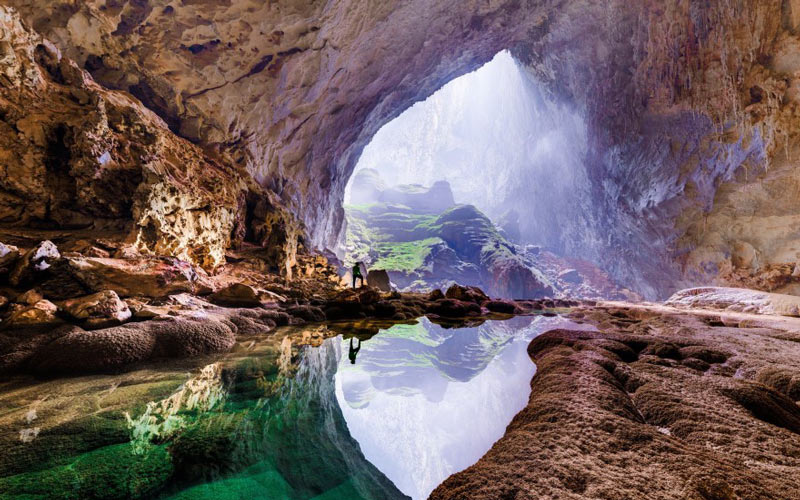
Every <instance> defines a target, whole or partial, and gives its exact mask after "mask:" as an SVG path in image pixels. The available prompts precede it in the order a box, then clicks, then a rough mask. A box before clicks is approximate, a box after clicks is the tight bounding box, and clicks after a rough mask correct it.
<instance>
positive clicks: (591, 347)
mask: <svg viewBox="0 0 800 500" xmlns="http://www.w3.org/2000/svg"><path fill="white" fill-rule="evenodd" d="M721 314H722V315H724V316H725V317H724V318H723V321H724V323H726V324H730V325H738V323H739V322H741V321H748V319H750V318H751V315H746V314H741V313H731V312H728V313H721ZM715 316H716V319H717V320H718V319H719V317H720V313H719V312H716V313H708V314H705V315H703V314H690V313H676V312H675V311H668V310H665V309H664V308H661V307H623V308H606V307H599V308H593V309H586V310H583V311H576V312H575V313H574V314H573V315H572V317H573V319H575V320H578V321H586V322H587V323H590V324H593V325H596V326H597V327H598V328H600V329H601V331H568V330H553V331H550V332H547V333H545V334H543V335H541V336H539V337H537V338H535V339H534V340H533V341H532V342H531V344H530V345H529V347H528V352H529V354H530V355H531V357H532V359H534V361H535V362H536V366H537V371H536V375H535V377H534V378H533V380H532V382H531V389H532V390H531V394H530V399H529V402H528V405H527V406H526V408H525V409H523V410H522V411H521V412H520V413H518V414H517V415H516V416H515V417H514V420H512V421H511V423H510V424H509V425H508V428H507V431H506V435H505V436H504V437H503V438H501V439H500V440H498V441H497V442H496V443H495V444H494V446H493V447H492V449H491V450H490V451H489V452H488V453H487V454H486V455H484V457H483V458H481V460H479V461H478V462H477V463H476V464H475V465H473V466H471V467H468V468H467V469H465V470H464V471H462V472H459V473H457V474H455V475H453V476H451V477H450V478H449V479H447V480H446V481H445V482H444V483H442V484H441V485H440V486H439V487H438V488H437V489H436V490H435V491H434V492H433V493H432V495H431V497H430V498H432V499H435V500H441V499H464V498H468V499H487V500H488V499H497V498H514V497H523V498H531V497H532V498H536V497H547V498H626V497H627V498H652V499H659V500H662V499H663V500H668V499H674V498H676V496H677V497H679V498H743V499H744V498H752V499H756V498H770V499H776V500H777V499H784V498H795V497H796V496H797V494H796V491H797V488H798V487H800V480H798V476H797V475H796V474H791V473H789V474H787V471H794V470H795V469H797V467H798V466H800V461H798V455H797V454H796V453H795V452H796V450H798V449H800V434H798V430H800V407H798V405H797V404H796V403H795V401H796V399H797V395H798V394H800V392H798V388H799V387H800V386H798V385H797V383H796V382H793V381H794V379H793V378H792V375H791V374H797V373H798V369H800V364H799V363H798V354H800V347H798V346H800V344H798V342H797V340H798V334H797V331H796V329H797V327H798V322H797V320H796V319H794V318H792V319H791V320H789V321H791V322H787V320H788V319H787V318H775V317H772V318H764V320H763V321H760V322H759V323H758V328H755V329H753V330H754V331H753V333H747V330H750V329H749V328H748V329H741V328H736V327H728V326H724V325H717V324H716V323H715V322H713V318H714V317H715ZM749 317H750V318H749ZM732 339H733V340H732ZM775 443H781V444H780V445H778V446H776V445H775ZM756 457H757V459H756ZM529 492H534V493H533V495H531V494H530V493H529Z"/></svg>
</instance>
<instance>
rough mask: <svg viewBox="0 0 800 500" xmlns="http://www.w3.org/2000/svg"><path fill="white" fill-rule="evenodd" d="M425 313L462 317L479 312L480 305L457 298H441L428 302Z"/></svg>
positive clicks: (446, 316)
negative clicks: (431, 302)
mask: <svg viewBox="0 0 800 500" xmlns="http://www.w3.org/2000/svg"><path fill="white" fill-rule="evenodd" d="M427 313H429V314H435V315H437V316H441V317H443V318H464V317H467V316H478V315H480V314H481V306H479V305H478V304H476V303H474V302H464V301H461V300H457V299H442V300H437V301H436V302H434V303H433V304H430V305H429V306H428V309H427Z"/></svg>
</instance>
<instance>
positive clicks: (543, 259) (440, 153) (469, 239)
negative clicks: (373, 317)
mask: <svg viewBox="0 0 800 500" xmlns="http://www.w3.org/2000/svg"><path fill="white" fill-rule="evenodd" d="M586 154H587V132H586V125H585V123H584V120H583V118H582V116H581V115H580V114H579V113H577V112H576V111H575V110H574V109H573V108H572V107H571V106H569V105H566V104H564V103H561V102H559V101H558V100H557V99H556V98H555V97H554V96H553V95H552V94H551V93H550V92H549V91H548V90H547V89H546V88H544V87H543V86H542V85H540V84H539V83H538V82H537V80H536V78H535V76H534V75H532V74H530V73H529V72H528V70H527V69H525V67H524V66H523V65H520V64H518V63H517V61H516V60H515V59H514V57H513V56H512V55H511V53H509V52H508V51H503V52H500V53H498V54H497V55H496V56H495V57H494V58H493V59H492V60H491V61H489V62H488V63H486V64H485V65H484V66H482V67H481V68H479V69H478V70H476V71H474V72H472V73H469V74H466V75H463V76H460V77H458V78H456V79H454V80H452V81H450V82H449V83H447V84H446V85H444V86H443V87H442V88H441V89H439V90H438V91H436V92H435V93H434V94H433V95H431V96H430V97H429V98H428V99H426V100H424V101H420V102H418V103H416V104H414V105H413V106H411V107H410V108H409V109H407V110H406V111H404V112H403V113H402V114H400V115H399V116H398V117H397V118H395V119H394V120H392V121H391V122H389V123H387V124H386V125H384V126H383V127H382V128H381V129H380V130H379V131H378V132H377V133H376V134H375V136H374V137H373V138H372V140H371V141H370V143H369V144H368V145H367V146H366V147H365V148H364V150H363V152H362V154H361V157H360V158H359V161H358V163H357V165H356V167H355V170H354V173H353V175H352V176H351V178H350V182H349V184H348V186H347V189H346V191H345V214H346V218H347V232H346V238H345V242H344V252H343V253H344V255H345V263H346V265H347V266H348V267H349V266H352V265H353V264H354V263H355V262H364V263H365V264H366V266H367V267H368V268H371V269H384V270H386V271H387V272H388V274H389V276H390V278H391V280H392V282H393V283H394V285H395V286H396V287H397V288H399V289H402V290H409V291H411V290H425V289H431V288H446V287H447V286H449V284H451V283H453V282H457V283H459V284H467V285H476V286H480V287H481V288H483V289H484V290H486V291H488V292H490V293H492V294H494V295H497V296H502V297H507V298H517V299H519V298H537V297H542V296H550V295H557V296H558V295H569V296H583V297H586V296H595V297H608V296H609V295H611V294H610V293H608V292H609V291H610V290H611V289H613V288H615V287H614V285H613V284H612V283H611V282H610V280H608V279H607V277H605V276H604V275H603V273H601V272H599V270H597V269H596V268H595V267H594V266H593V265H591V264H590V263H588V262H584V261H579V260H577V259H570V258H565V257H567V256H568V255H569V250H570V247H571V246H574V240H575V238H576V237H580V235H581V234H582V233H581V232H580V230H579V228H578V226H579V224H578V223H577V222H576V221H577V220H578V219H579V217H578V216H579V215H580V214H578V211H582V210H584V207H583V203H582V200H585V199H589V198H590V197H589V196H588V195H586V193H587V192H588V190H589V189H590V183H589V179H588V177H587V172H586V168H585V165H584V161H585V158H586ZM581 266H583V267H584V269H582V268H581ZM595 271H598V272H595ZM590 277H591V278H593V279H595V281H596V282H595V283H593V284H591V286H589V285H588V284H587V279H588V278H590ZM604 280H605V281H604Z"/></svg>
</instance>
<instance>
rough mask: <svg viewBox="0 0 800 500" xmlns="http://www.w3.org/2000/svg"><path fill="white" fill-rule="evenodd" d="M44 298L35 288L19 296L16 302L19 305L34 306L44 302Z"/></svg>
mask: <svg viewBox="0 0 800 500" xmlns="http://www.w3.org/2000/svg"><path fill="white" fill-rule="evenodd" d="M43 298H44V297H43V296H42V294H41V293H39V291H38V290H36V289H35V288H31V289H30V290H28V291H27V292H25V293H21V294H19V296H17V300H15V302H16V303H17V304H24V305H28V306H32V305H34V304H35V303H37V302H39V301H40V300H42V299H43Z"/></svg>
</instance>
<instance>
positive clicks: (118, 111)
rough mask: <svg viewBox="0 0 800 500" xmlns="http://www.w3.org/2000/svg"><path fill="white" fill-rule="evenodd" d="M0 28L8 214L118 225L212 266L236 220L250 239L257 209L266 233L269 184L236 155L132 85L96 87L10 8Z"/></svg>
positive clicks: (57, 222)
mask: <svg viewBox="0 0 800 500" xmlns="http://www.w3.org/2000/svg"><path fill="white" fill-rule="evenodd" d="M0 29H1V30H2V31H0V35H1V36H2V38H0V43H2V47H3V58H4V61H5V66H4V76H3V80H2V82H0V83H2V85H0V99H1V100H0V116H1V117H2V120H0V144H2V151H3V154H2V156H0V169H1V170H2V172H3V179H4V181H3V183H2V185H0V220H2V221H3V222H4V223H6V224H13V225H19V226H26V227H40V228H52V227H57V228H66V229H70V228H85V227H90V228H94V229H97V230H109V229H116V230H118V231H121V232H124V233H127V234H128V240H129V241H130V243H131V244H132V245H133V246H134V247H135V248H136V249H138V250H139V251H141V252H143V253H147V254H154V255H168V256H173V257H178V258H181V259H183V260H185V261H187V262H191V263H194V264H197V265H199V266H202V267H203V268H205V269H208V270H212V269H214V268H216V267H218V266H219V265H221V264H223V263H224V253H225V251H226V250H227V248H228V247H229V246H230V244H231V239H232V237H234V238H235V237H237V235H235V234H234V230H235V229H236V225H237V223H238V224H239V225H241V226H242V228H241V230H240V232H241V233H242V234H241V235H239V239H244V238H245V237H246V236H247V235H246V227H245V226H246V222H247V221H246V220H245V219H247V217H248V214H250V219H251V221H250V222H252V224H253V227H259V226H258V225H259V224H262V225H263V224H267V228H266V230H263V229H262V230H261V232H262V233H266V234H262V235H261V238H262V239H263V238H267V239H269V237H270V234H269V233H270V231H271V230H272V226H271V225H269V223H268V221H267V219H268V218H269V217H272V216H273V214H274V212H271V213H269V214H267V213H263V214H260V215H261V218H262V220H254V217H255V216H254V215H253V214H252V210H251V211H250V212H248V208H247V203H246V201H245V198H246V196H247V194H248V193H249V192H260V191H261V190H260V188H258V187H257V186H254V185H253V184H252V182H250V181H249V177H248V176H247V175H243V172H242V171H241V170H240V169H237V168H235V167H234V166H233V165H232V162H231V161H230V159H229V158H227V157H226V156H225V155H220V154H217V153H214V152H212V151H210V150H203V149H202V148H200V147H199V146H196V145H194V144H192V143H190V142H189V141H187V140H185V139H181V138H179V137H177V136H176V135H175V134H174V133H172V131H170V130H169V128H168V126H167V124H166V123H165V122H164V121H163V120H162V119H160V118H159V117H158V116H157V115H156V114H155V113H153V112H152V111H151V110H149V109H148V108H146V107H145V106H144V105H143V104H142V103H141V102H139V101H138V100H136V99H135V98H133V97H132V96H130V95H129V94H127V93H125V92H119V91H109V90H106V89H104V88H103V87H101V86H100V85H98V84H96V83H95V82H94V81H93V80H92V78H91V76H90V75H89V74H88V72H86V71H85V70H84V69H82V68H81V67H79V66H78V65H77V64H75V63H74V62H73V61H72V60H70V59H69V58H67V57H64V56H62V53H61V51H60V50H59V49H58V48H57V47H56V46H54V45H53V44H51V43H50V42H49V41H48V40H46V39H44V38H42V37H41V36H39V35H38V34H37V33H35V32H33V31H31V30H30V29H29V28H28V27H27V26H26V25H25V24H23V23H22V22H21V21H20V19H19V17H18V16H17V15H16V13H14V11H13V10H11V9H9V8H8V7H2V8H0ZM258 198H259V199H264V200H267V199H268V198H269V196H268V195H264V196H258ZM289 225H291V223H289ZM284 236H285V235H284ZM285 240H286V239H285V238H282V239H279V238H274V240H273V241H271V242H270V243H272V244H274V245H275V246H276V247H278V246H281V245H282V244H284V243H285V242H286V241H285ZM289 253H290V254H291V251H290V252H289ZM282 257H283V258H282V259H281V263H283V262H285V261H286V260H287V258H291V255H289V256H288V257H287V256H286V255H283V256H282ZM12 279H16V277H14V276H12Z"/></svg>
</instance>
